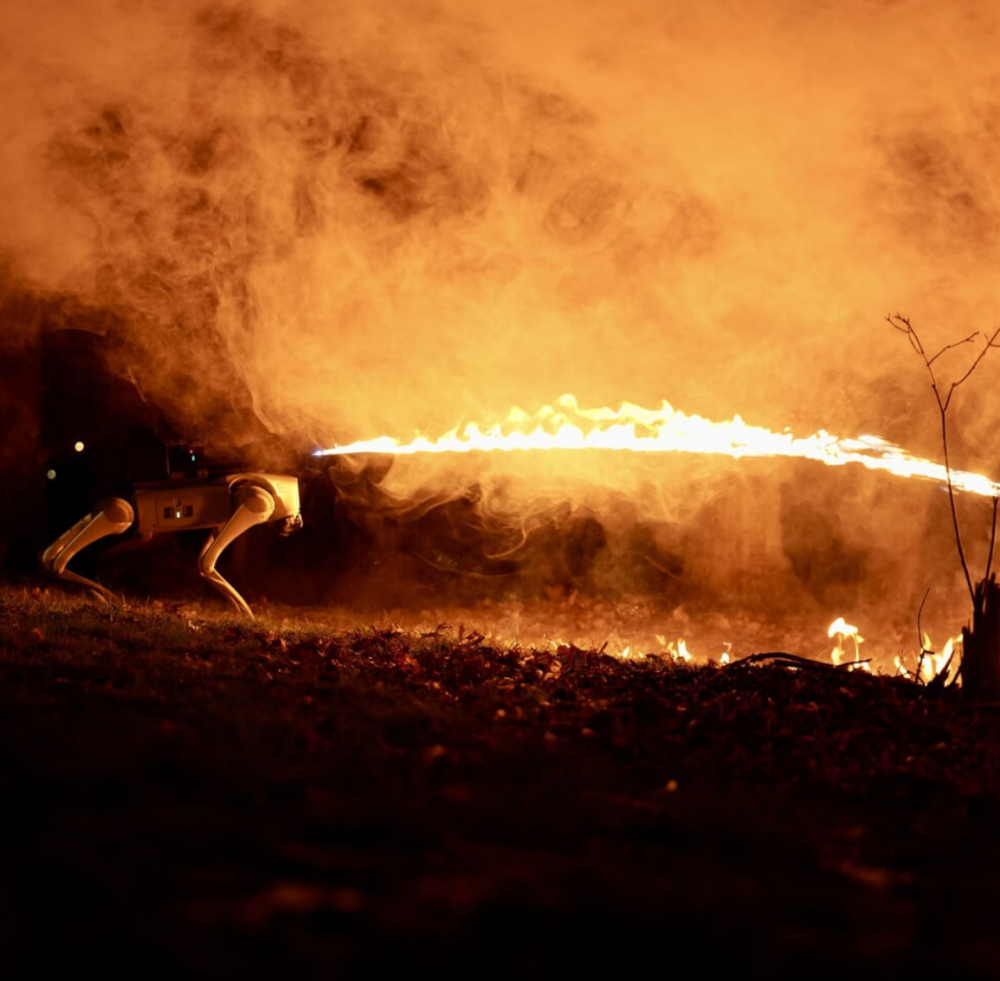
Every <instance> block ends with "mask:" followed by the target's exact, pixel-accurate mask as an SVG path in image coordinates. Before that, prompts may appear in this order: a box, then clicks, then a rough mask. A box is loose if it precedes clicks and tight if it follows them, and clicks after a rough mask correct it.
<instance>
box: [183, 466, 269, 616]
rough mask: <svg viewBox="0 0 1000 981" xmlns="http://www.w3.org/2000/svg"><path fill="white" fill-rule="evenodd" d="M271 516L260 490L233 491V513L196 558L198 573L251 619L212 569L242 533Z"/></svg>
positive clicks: (252, 487) (243, 604) (249, 487)
mask: <svg viewBox="0 0 1000 981" xmlns="http://www.w3.org/2000/svg"><path fill="white" fill-rule="evenodd" d="M272 514H274V498H273V497H272V496H271V495H270V494H269V493H268V492H267V491H266V490H264V488H263V487H258V486H257V485H256V484H248V485H245V486H243V487H240V488H238V489H237V491H236V510H235V511H234V512H233V516H232V517H231V518H230V519H229V520H228V521H227V522H226V523H225V524H224V525H223V526H222V527H221V528H220V529H219V531H218V534H216V533H215V532H212V533H211V534H209V536H208V540H207V541H206V542H205V546H204V548H202V550H201V555H200V556H198V571H199V572H200V573H201V574H202V576H204V577H205V578H206V579H207V580H208V581H209V582H210V583H211V584H212V585H213V586H214V587H215V588H216V589H217V590H218V591H219V592H220V593H222V595H223V596H225V597H226V598H227V599H228V600H229V601H230V602H231V603H232V604H233V606H235V607H236V609H237V610H239V611H240V612H241V613H245V614H246V615H247V616H248V617H250V618H251V619H253V611H252V610H251V609H250V607H249V605H248V604H247V601H246V600H245V599H243V597H242V596H240V594H239V593H238V592H237V591H236V590H235V589H234V588H233V587H232V586H231V585H230V584H229V583H228V582H226V580H225V579H223V577H222V575H221V574H220V573H219V572H218V570H217V569H216V568H215V563H216V562H218V561H219V556H221V555H222V553H223V552H224V551H225V550H226V549H227V548H228V547H229V545H230V544H232V542H234V541H235V540H236V539H237V538H239V537H240V535H242V534H243V532H245V531H248V530H249V529H250V528H253V527H254V526H255V525H262V524H266V523H267V522H268V521H270V520H271V515H272Z"/></svg>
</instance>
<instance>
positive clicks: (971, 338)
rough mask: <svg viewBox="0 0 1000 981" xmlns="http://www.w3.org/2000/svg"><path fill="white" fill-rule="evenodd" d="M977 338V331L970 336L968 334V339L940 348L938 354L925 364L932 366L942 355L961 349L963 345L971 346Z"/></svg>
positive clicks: (964, 338)
mask: <svg viewBox="0 0 1000 981" xmlns="http://www.w3.org/2000/svg"><path fill="white" fill-rule="evenodd" d="M978 336H979V331H978V330H974V331H973V332H972V333H971V334H969V336H968V337H963V338H962V340H960V341H955V343H954V344H945V346H944V347H943V348H941V350H940V351H938V353H937V354H935V355H934V357H933V358H930V359H929V360H928V362H927V363H928V364H934V362H935V361H937V359H938V358H940V357H941V355H942V354H945V353H947V352H948V351H951V350H953V349H954V348H956V347H961V346H962V345H963V344H971V343H972V342H973V341H974V340H975V339H976V338H977V337H978Z"/></svg>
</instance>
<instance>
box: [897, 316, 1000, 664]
mask: <svg viewBox="0 0 1000 981" xmlns="http://www.w3.org/2000/svg"><path fill="white" fill-rule="evenodd" d="M885 319H886V321H887V322H888V323H889V325H890V326H891V327H892V328H893V329H894V330H898V331H899V332H900V333H901V334H905V335H906V337H907V340H908V341H909V342H910V347H912V348H913V350H914V351H916V353H917V354H919V355H920V358H921V360H922V361H923V362H924V367H925V368H926V369H927V374H928V375H929V377H930V380H931V391H932V392H933V393H934V400H935V402H937V407H938V414H939V415H940V417H941V447H942V449H943V450H944V468H945V476H946V477H947V481H948V505H949V508H950V510H951V524H952V530H953V531H954V533H955V546H956V548H957V549H958V559H959V562H960V563H961V565H962V573H963V575H964V576H965V584H966V586H967V588H968V590H969V598H970V599H971V600H972V603H973V605H975V602H976V591H975V589H974V588H973V585H972V575H971V573H970V572H969V563H968V560H967V559H966V555H965V546H964V544H963V542H962V531H961V527H960V525H959V521H958V508H957V507H956V505H955V486H954V484H953V483H952V479H951V456H950V451H949V447H948V409H949V407H950V406H951V400H952V396H954V394H955V391H956V389H957V388H958V387H959V386H960V385H961V384H962V383H963V382H965V381H967V380H968V378H969V377H970V375H972V373H973V372H974V371H975V370H976V368H978V367H979V364H980V363H981V362H982V360H983V358H985V357H986V355H987V353H988V352H989V350H990V348H994V347H1000V344H998V343H997V338H998V337H1000V327H998V328H997V329H996V330H995V331H994V332H993V333H992V334H991V335H990V336H989V337H985V335H981V333H980V331H973V332H972V333H971V334H970V335H969V336H968V337H964V338H962V340H960V341H954V342H953V343H951V344H946V345H945V346H944V347H942V348H941V350H939V351H938V352H937V353H936V354H934V355H931V356H928V354H927V350H926V348H925V347H924V345H923V342H922V341H921V340H920V336H919V335H918V334H917V332H916V330H915V328H914V327H913V324H912V323H910V321H909V319H908V318H906V317H904V316H902V315H901V314H898V313H896V314H889V315H888V316H887V317H886V318H885ZM979 336H983V337H985V340H986V343H985V344H984V345H983V349H982V350H981V351H980V352H979V353H978V354H977V355H976V357H975V358H974V359H973V361H972V364H971V365H969V367H968V369H967V370H966V372H965V374H963V375H962V376H961V377H960V378H959V379H958V380H957V381H954V382H952V383H951V384H950V385H949V386H948V394H947V395H945V396H942V394H941V388H940V386H939V383H938V378H937V375H936V374H935V373H934V362H935V361H937V360H938V358H940V357H941V356H942V355H943V354H945V353H946V352H947V351H951V350H953V349H954V348H957V347H961V346H962V345H963V344H970V343H972V342H973V341H975V339H976V338H977V337H979ZM993 529H994V532H995V530H996V505H995V504H994V524H993ZM992 560H993V545H992V544H991V545H990V556H989V563H990V564H992ZM925 598H926V597H925ZM920 643H921V650H923V638H922V637H921V641H920ZM922 656H923V655H921V657H922Z"/></svg>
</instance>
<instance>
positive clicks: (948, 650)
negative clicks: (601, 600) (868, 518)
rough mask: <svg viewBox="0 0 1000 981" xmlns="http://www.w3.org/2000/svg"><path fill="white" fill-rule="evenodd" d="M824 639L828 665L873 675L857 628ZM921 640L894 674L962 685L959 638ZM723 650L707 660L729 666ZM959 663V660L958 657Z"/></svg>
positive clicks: (897, 659)
mask: <svg viewBox="0 0 1000 981" xmlns="http://www.w3.org/2000/svg"><path fill="white" fill-rule="evenodd" d="M827 637H829V638H830V639H831V640H833V641H834V646H833V648H832V649H831V650H830V652H829V658H830V663H832V664H833V666H834V667H843V668H844V669H845V670H847V671H865V672H867V673H869V674H870V673H872V671H873V668H872V660H873V659H872V658H862V657H861V645H862V644H863V643H864V642H865V639H864V637H862V636H861V633H860V631H859V629H858V627H857V626H855V625H854V624H851V623H847V621H846V620H845V619H844V618H843V617H837V619H836V620H834V621H833V623H831V624H830V626H829V627H828V628H827ZM656 639H657V641H658V643H659V644H660V646H661V648H662V653H663V654H665V655H666V656H668V657H670V658H672V659H673V660H674V661H675V662H676V663H678V664H690V663H693V662H696V661H701V660H703V658H701V657H699V656H698V655H697V654H696V653H694V652H693V651H691V650H690V649H689V647H688V644H687V641H686V640H685V639H684V638H679V639H678V640H676V641H668V640H667V638H666V637H665V636H663V635H662V634H658V635H657V637H656ZM921 639H922V645H923V646H922V648H921V651H920V653H919V655H917V658H916V661H915V664H914V665H913V666H912V667H911V668H908V667H907V666H906V659H905V658H904V657H903V656H902V655H900V654H896V655H895V656H894V658H893V661H892V664H893V667H894V668H895V673H896V674H897V675H898V676H901V677H903V678H907V679H909V680H911V681H914V682H918V683H923V684H928V683H930V682H932V681H935V680H936V679H939V680H940V681H941V682H947V681H951V680H954V681H955V682H956V683H957V684H961V679H960V677H958V676H957V671H955V670H953V667H954V663H955V660H956V658H955V655H956V652H957V651H960V650H961V645H962V637H961V635H960V634H959V635H958V636H956V637H950V638H949V639H948V641H947V642H946V643H945V645H944V647H943V648H942V649H941V651H940V652H938V651H936V650H935V649H934V643H933V641H932V640H931V638H930V636H929V634H928V633H927V632H926V631H924V632H923V634H922V638H921ZM551 644H552V645H553V646H554V647H556V648H557V649H558V648H560V647H568V646H570V645H568V644H567V643H566V642H565V641H562V640H554V641H551ZM723 647H724V650H723V651H722V652H721V653H720V654H718V655H717V656H714V657H709V658H708V660H709V661H710V662H711V661H715V662H716V663H718V664H719V665H723V666H724V665H727V664H731V663H732V661H733V657H732V654H731V651H732V644H731V643H725V644H724V645H723ZM609 653H611V654H612V655H613V656H616V657H620V658H622V659H625V660H628V659H629V658H630V657H633V656H636V654H634V653H633V651H632V645H628V644H627V645H625V646H624V647H623V648H621V649H620V650H617V651H615V650H612V651H610V652H609ZM958 660H961V657H960V655H959V658H958ZM876 670H877V669H876Z"/></svg>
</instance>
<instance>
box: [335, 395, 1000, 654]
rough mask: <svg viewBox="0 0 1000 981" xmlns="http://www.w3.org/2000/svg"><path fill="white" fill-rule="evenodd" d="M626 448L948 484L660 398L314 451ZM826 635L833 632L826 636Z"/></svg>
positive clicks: (865, 449)
mask: <svg viewBox="0 0 1000 981" xmlns="http://www.w3.org/2000/svg"><path fill="white" fill-rule="evenodd" d="M585 449H593V450H629V451H632V452H636V453H706V454H717V455H722V456H729V457H733V458H734V459H740V458H742V457H796V458H799V459H805V460H817V461H819V462H820V463H825V464H826V465H827V466H831V467H839V466H843V465H844V464H847V463H859V464H861V465H862V466H863V467H867V468H868V469H869V470H885V471H887V472H889V473H892V474H895V475H896V476H898V477H918V478H921V479H924V480H933V481H936V482H938V483H942V484H943V483H946V482H947V480H948V472H947V470H946V468H945V467H944V465H942V464H940V463H934V462H933V461H932V460H924V459H920V458H919V457H915V456H912V455H911V454H910V453H908V452H907V451H906V450H904V449H902V448H901V447H899V446H896V445H894V444H893V443H889V442H887V441H886V440H884V439H882V438H881V437H878V436H858V437H856V438H854V439H842V438H840V437H837V436H831V435H830V434H829V433H827V432H825V431H823V430H820V431H819V432H818V433H815V434H814V435H812V436H807V437H804V438H803V437H795V436H793V435H792V434H791V433H790V432H788V431H787V430H786V431H784V432H774V431H772V430H769V429H765V428H764V427H762V426H751V425H748V424H747V423H745V422H744V421H743V420H742V419H741V418H740V417H739V416H738V415H736V416H734V417H733V418H732V419H731V420H729V421H728V422H712V421H711V420H709V419H705V418H702V417H701V416H694V415H687V414H686V413H684V412H681V411H679V410H677V409H674V408H673V407H672V406H670V405H669V404H668V403H667V402H663V403H662V404H661V406H660V408H658V409H644V408H642V407H641V406H638V405H633V404H631V403H629V402H624V403H622V405H621V406H620V407H619V408H618V409H610V408H600V409H581V408H580V407H579V406H578V405H577V402H576V399H575V398H574V397H573V396H572V395H564V396H562V397H561V398H560V399H558V401H557V402H556V405H555V406H551V405H547V406H545V407H543V408H542V409H541V410H539V411H538V412H537V413H535V415H534V416H530V415H528V414H527V413H525V412H524V411H522V410H521V409H518V408H514V409H512V410H511V411H510V413H508V415H507V419H506V421H505V422H504V423H503V424H498V425H495V426H492V427H490V428H489V429H485V430H484V429H481V428H480V427H479V426H478V425H476V424H475V423H470V424H468V425H467V426H465V427H464V428H463V429H461V430H459V429H458V428H456V429H453V430H451V432H448V433H445V434H444V435H443V436H440V437H438V438H437V439H430V438H428V437H426V436H422V435H418V436H416V437H415V438H414V439H412V440H411V441H410V442H409V443H401V442H399V441H398V440H396V439H394V438H392V437H391V436H380V437H378V438H376V439H369V440H361V441H359V442H355V443H348V444H346V445H343V446H334V447H331V448H330V449H326V450H317V451H316V454H315V455H316V456H318V457H325V456H345V455H348V454H359V453H376V454H388V455H393V456H408V455H412V454H416V453H473V452H496V451H502V452H509V451H511V450H585ZM951 481H952V485H953V486H954V487H955V489H956V490H963V491H968V492H969V493H971V494H979V495H982V496H984V497H997V496H1000V484H998V483H996V482H994V481H992V480H990V479H989V478H987V477H984V476H982V475H980V474H974V473H968V472H966V471H961V470H952V472H951ZM831 636H832V635H831Z"/></svg>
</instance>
